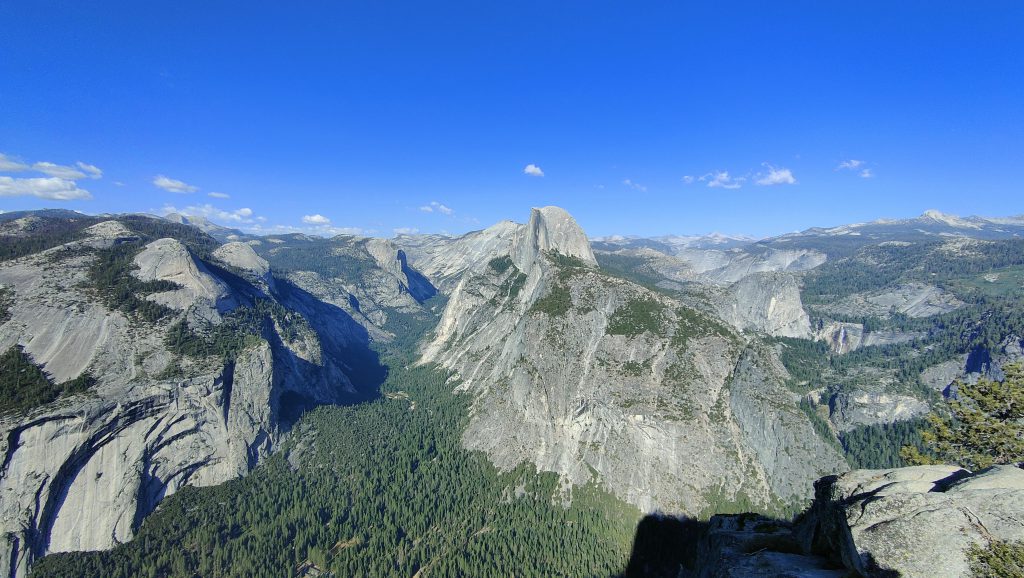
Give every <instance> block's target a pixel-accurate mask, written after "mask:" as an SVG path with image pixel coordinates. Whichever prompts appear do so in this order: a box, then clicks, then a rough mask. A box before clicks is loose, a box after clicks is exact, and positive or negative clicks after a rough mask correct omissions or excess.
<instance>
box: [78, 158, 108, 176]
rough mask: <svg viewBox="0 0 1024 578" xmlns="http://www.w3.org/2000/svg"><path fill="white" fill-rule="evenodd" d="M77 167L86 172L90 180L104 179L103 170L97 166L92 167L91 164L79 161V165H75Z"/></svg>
mask: <svg viewBox="0 0 1024 578" xmlns="http://www.w3.org/2000/svg"><path fill="white" fill-rule="evenodd" d="M75 166H77V167H78V168H80V169H82V170H83V171H85V173H86V175H87V176H88V177H89V178H90V179H98V178H101V177H103V170H102V169H100V168H99V167H98V166H96V165H90V164H89V163H83V162H82V161H78V162H77V163H75Z"/></svg>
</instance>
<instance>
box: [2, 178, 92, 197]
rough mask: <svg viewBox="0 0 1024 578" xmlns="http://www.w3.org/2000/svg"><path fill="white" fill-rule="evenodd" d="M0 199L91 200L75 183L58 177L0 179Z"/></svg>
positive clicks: (86, 192) (88, 194)
mask: <svg viewBox="0 0 1024 578" xmlns="http://www.w3.org/2000/svg"><path fill="white" fill-rule="evenodd" d="M0 197H38V198H40V199H49V200H52V201H78V200H85V199H91V198H92V194H90V193H89V191H86V190H84V189H80V188H78V185H77V184H76V183H75V181H72V180H68V179H62V178H59V177H46V178H33V179H15V178H12V177H0Z"/></svg>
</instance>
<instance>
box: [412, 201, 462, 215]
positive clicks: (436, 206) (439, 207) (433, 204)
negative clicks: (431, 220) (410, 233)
mask: <svg viewBox="0 0 1024 578" xmlns="http://www.w3.org/2000/svg"><path fill="white" fill-rule="evenodd" d="M420 210H421V211H423V212H424V213H433V212H434V211H437V212H438V213H441V214H442V215H451V214H452V213H454V212H455V211H454V210H453V209H452V208H451V207H448V206H446V205H443V204H441V203H439V202H437V201H430V204H429V205H423V206H422V207H420Z"/></svg>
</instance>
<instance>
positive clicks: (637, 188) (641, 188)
mask: <svg viewBox="0 0 1024 578" xmlns="http://www.w3.org/2000/svg"><path fill="white" fill-rule="evenodd" d="M622 184H624V185H626V186H627V187H629V188H631V189H633V190H634V191H640V192H641V193H646V192H647V187H646V186H644V185H641V184H640V183H634V182H633V181H632V180H630V179H624V180H623V181H622Z"/></svg>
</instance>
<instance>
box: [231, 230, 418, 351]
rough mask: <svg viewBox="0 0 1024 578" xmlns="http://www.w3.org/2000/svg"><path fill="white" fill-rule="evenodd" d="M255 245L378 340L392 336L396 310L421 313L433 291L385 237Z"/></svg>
mask: <svg viewBox="0 0 1024 578" xmlns="http://www.w3.org/2000/svg"><path fill="white" fill-rule="evenodd" d="M250 246H252V245H251V244H250ZM255 248H256V252H257V253H259V254H260V255H262V256H263V257H264V258H266V259H267V260H268V261H269V262H270V263H271V265H273V266H274V267H275V268H277V269H279V270H284V271H287V272H288V273H287V275H286V276H287V279H288V280H289V281H291V282H292V283H294V284H295V285H296V286H297V287H299V288H301V289H302V290H303V291H306V292H308V293H309V294H310V295H312V296H314V297H315V298H317V299H319V300H320V301H323V302H324V303H328V304H330V305H333V306H334V307H337V308H339V309H341V310H342V311H344V312H345V313H347V314H348V315H350V316H351V317H352V318H353V319H355V320H356V321H357V322H358V323H359V324H361V325H362V326H363V327H364V328H366V330H367V331H368V332H369V333H370V335H371V336H372V337H373V338H374V339H376V340H380V341H388V340H390V339H392V338H393V337H394V335H393V334H392V333H391V332H390V331H389V330H388V324H389V322H390V321H391V320H392V318H393V317H394V316H395V314H408V315H418V314H422V313H424V307H423V302H424V301H425V300H427V299H429V298H430V297H432V296H433V295H435V294H436V293H437V289H435V288H434V286H433V285H432V284H431V282H430V281H429V280H428V279H427V277H425V276H424V275H423V274H421V273H420V272H419V271H417V270H416V269H414V268H413V267H412V266H410V264H409V262H408V258H407V257H406V253H405V251H403V250H402V249H401V248H399V247H398V246H396V245H395V244H394V243H392V242H391V241H389V240H386V239H367V238H363V237H352V236H348V235H339V236H336V237H333V238H331V239H319V238H317V239H313V238H308V237H304V236H299V235H287V236H284V237H281V238H275V237H271V238H268V239H267V242H266V243H260V244H259V245H256V246H255ZM296 254H297V255H299V256H300V257H301V259H296V258H295V255H296Z"/></svg>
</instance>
